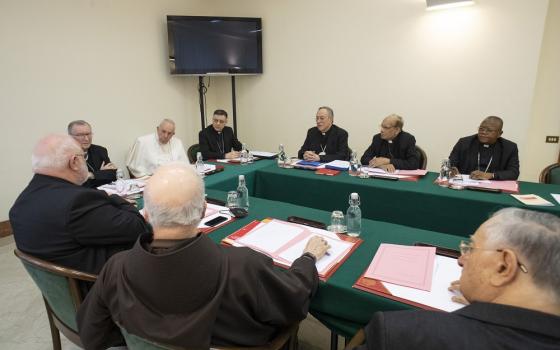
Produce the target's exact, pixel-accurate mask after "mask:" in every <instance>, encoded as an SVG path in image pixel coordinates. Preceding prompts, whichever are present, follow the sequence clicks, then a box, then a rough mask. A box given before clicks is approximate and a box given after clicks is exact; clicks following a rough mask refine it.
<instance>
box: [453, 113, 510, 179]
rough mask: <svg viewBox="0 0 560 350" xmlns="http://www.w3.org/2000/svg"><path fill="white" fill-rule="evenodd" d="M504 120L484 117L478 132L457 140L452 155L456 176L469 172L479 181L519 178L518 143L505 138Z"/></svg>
mask: <svg viewBox="0 0 560 350" xmlns="http://www.w3.org/2000/svg"><path fill="white" fill-rule="evenodd" d="M503 125H504V122H503V120H502V119H501V118H499V117H496V116H489V117H486V118H484V120H483V121H482V122H481V123H480V126H479V127H478V133H477V134H474V135H471V136H467V137H463V138H461V139H459V141H457V144H456V145H455V147H453V150H452V151H451V154H450V155H449V162H450V164H451V167H452V169H451V173H452V175H456V174H469V176H470V177H471V178H472V179H475V180H517V178H518V177H519V154H518V151H517V145H516V144H515V143H514V142H511V141H509V140H507V139H505V138H503V137H502V134H503V130H502V128H503Z"/></svg>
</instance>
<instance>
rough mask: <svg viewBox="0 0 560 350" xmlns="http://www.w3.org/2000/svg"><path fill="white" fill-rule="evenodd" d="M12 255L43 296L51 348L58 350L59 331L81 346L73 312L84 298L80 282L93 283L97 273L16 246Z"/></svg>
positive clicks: (59, 347)
mask: <svg viewBox="0 0 560 350" xmlns="http://www.w3.org/2000/svg"><path fill="white" fill-rule="evenodd" d="M14 254H15V256H17V257H18V258H19V259H20V260H21V262H22V263H23V266H24V267H25V269H26V270H27V272H28V273H29V275H30V276H31V278H32V279H33V281H34V282H35V284H36V285H37V287H38V288H39V290H40V291H41V294H42V295H43V300H44V302H45V308H46V309H47V317H48V319H49V325H50V328H51V336H52V342H53V349H54V350H60V349H61V344H60V333H59V332H62V334H64V336H65V337H66V338H68V339H69V340H70V341H71V342H72V343H74V344H76V345H77V346H79V347H81V348H83V347H84V346H83V345H82V342H81V340H80V336H79V334H78V326H77V324H76V312H77V311H78V308H79V307H80V304H81V303H82V301H83V300H84V295H83V293H82V289H81V288H80V282H95V280H96V279H97V276H96V275H92V274H89V273H85V272H81V271H77V270H73V269H69V268H66V267H64V266H60V265H57V264H53V263H51V262H48V261H45V260H41V259H38V258H36V257H33V256H31V255H29V254H26V253H23V252H22V251H20V250H18V249H15V250H14Z"/></svg>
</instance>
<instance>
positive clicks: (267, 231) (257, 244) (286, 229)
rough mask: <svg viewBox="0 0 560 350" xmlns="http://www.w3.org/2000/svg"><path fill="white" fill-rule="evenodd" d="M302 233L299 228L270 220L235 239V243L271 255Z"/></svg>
mask: <svg viewBox="0 0 560 350" xmlns="http://www.w3.org/2000/svg"><path fill="white" fill-rule="evenodd" d="M303 231H304V229H303V228H301V227H298V226H295V225H289V224H283V223H281V222H279V221H276V220H272V221H270V222H268V223H266V224H265V225H263V226H261V227H257V228H255V229H253V231H251V232H249V233H247V234H246V235H244V236H243V237H241V238H239V239H237V242H239V243H242V244H243V245H245V246H249V247H252V248H256V249H257V250H261V251H263V252H265V253H268V254H273V253H274V252H275V251H277V250H278V249H279V248H280V247H282V246H283V245H285V244H286V243H288V242H289V241H291V240H292V239H294V238H295V237H296V236H297V235H299V234H301V233H302V232H303ZM300 255H301V254H300Z"/></svg>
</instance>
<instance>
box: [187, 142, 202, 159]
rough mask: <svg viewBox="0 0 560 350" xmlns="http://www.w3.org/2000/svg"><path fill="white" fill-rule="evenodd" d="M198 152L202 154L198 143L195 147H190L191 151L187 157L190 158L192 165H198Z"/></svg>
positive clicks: (189, 150) (188, 151)
mask: <svg viewBox="0 0 560 350" xmlns="http://www.w3.org/2000/svg"><path fill="white" fill-rule="evenodd" d="M198 152H200V147H199V145H198V143H195V144H194V145H192V146H190V147H189V149H188V150H187V157H189V162H191V164H194V163H196V154H197V153H198Z"/></svg>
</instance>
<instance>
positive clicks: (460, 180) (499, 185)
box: [449, 175, 519, 193]
mask: <svg viewBox="0 0 560 350" xmlns="http://www.w3.org/2000/svg"><path fill="white" fill-rule="evenodd" d="M449 183H450V184H453V185H460V186H469V187H480V188H489V189H496V190H501V191H503V192H507V193H517V192H519V184H518V183H517V181H513V180H473V179H471V178H470V177H469V175H460V176H458V177H455V178H453V179H451V180H450V181H449Z"/></svg>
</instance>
